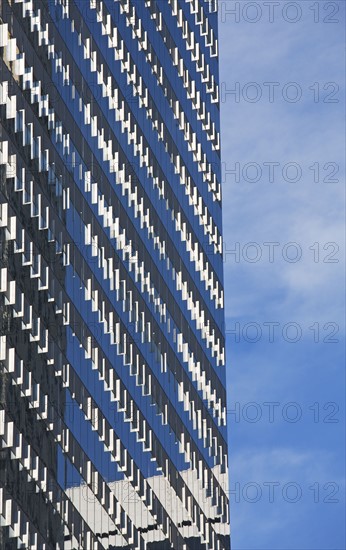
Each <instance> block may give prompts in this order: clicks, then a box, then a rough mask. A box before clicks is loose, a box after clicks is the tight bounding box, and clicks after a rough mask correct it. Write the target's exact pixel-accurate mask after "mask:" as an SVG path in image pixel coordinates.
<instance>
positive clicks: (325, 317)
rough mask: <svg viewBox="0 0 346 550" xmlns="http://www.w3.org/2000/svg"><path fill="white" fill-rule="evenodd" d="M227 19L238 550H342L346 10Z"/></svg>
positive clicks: (304, 9) (224, 72) (231, 419)
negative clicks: (345, 73) (270, 249)
mask: <svg viewBox="0 0 346 550" xmlns="http://www.w3.org/2000/svg"><path fill="white" fill-rule="evenodd" d="M219 4H220V6H219V10H220V13H219V34H220V73H221V74H220V78H221V83H222V84H221V88H222V90H223V92H222V94H221V101H222V103H221V115H222V119H221V120H222V160H223V163H224V173H225V175H224V183H223V208H224V220H223V231H224V243H225V252H226V256H225V288H226V331H227V363H228V367H229V370H228V390H229V409H230V411H229V415H228V425H229V442H230V478H231V490H232V491H233V492H232V493H231V495H230V502H231V528H232V545H233V550H262V549H263V550H342V549H344V548H346V541H345V520H344V515H345V469H344V464H345V424H344V418H345V407H344V402H345V378H344V364H345V336H344V334H345V326H344V311H345V301H344V291H345V287H344V276H343V273H344V257H345V255H344V250H345V242H344V230H343V225H344V212H345V211H344V198H345V196H344V193H345V187H344V168H345V141H344V135H345V130H344V119H345V118H344V117H345V110H344V93H345V80H344V68H345V59H344V43H345V4H344V2H324V1H320V2H318V5H319V12H317V3H316V2H313V1H311V2H310V1H309V0H302V1H300V2H285V1H281V2H280V5H279V7H275V12H274V18H273V19H274V20H273V22H270V21H269V12H268V9H269V8H268V7H267V6H266V5H265V4H266V3H263V2H245V1H241V2H238V4H239V9H240V12H239V20H238V21H236V20H235V16H234V15H230V14H228V15H227V12H228V10H229V9H230V8H235V9H237V7H236V6H235V4H237V2H233V1H231V0H219ZM245 4H247V5H248V6H247V8H246V9H245V10H244V5H245ZM297 6H298V7H297ZM311 8H313V9H311ZM255 10H256V11H255ZM313 10H315V11H313ZM296 16H297V21H296V22H295V23H293V22H290V21H291V20H293V19H294V18H295V17H296ZM256 18H257V19H258V21H257V22H253V23H251V22H249V21H250V20H251V19H256ZM287 19H288V20H289V21H287ZM298 19H299V20H298ZM314 19H315V20H316V21H315V20H314ZM331 19H334V20H337V21H338V22H334V23H329V22H328V20H331ZM237 82H238V83H239V89H240V94H239V95H238V96H237V95H235V94H233V95H232V94H229V93H226V92H227V91H228V92H229V91H230V90H232V89H235V88H236V86H237V85H236V83H237ZM269 82H275V83H276V84H275V85H273V87H272V90H273V93H274V96H273V98H272V101H270V100H269V88H270V86H269V85H268V84H267V85H264V83H269ZM249 83H255V84H249ZM289 83H295V84H294V85H291V84H289ZM316 83H318V84H316ZM309 88H311V89H309ZM317 90H318V91H319V97H317ZM261 94H262V95H261ZM296 95H297V97H298V96H299V95H301V97H298V99H297V101H293V99H294V98H295V96H296ZM260 96H261V97H260ZM256 97H257V99H258V101H254V100H255V99H256ZM252 100H253V101H252ZM236 163H239V169H240V177H239V181H236V176H235V175H234V174H231V173H230V171H231V170H232V169H234V168H235V166H236ZM248 163H250V164H248ZM263 163H279V165H277V164H275V165H273V164H271V165H270V166H271V167H272V170H274V177H273V180H274V181H270V178H269V166H268V164H263ZM287 163H289V164H288V165H287ZM327 163H329V164H327ZM258 167H259V168H258ZM310 167H313V168H310ZM317 170H319V172H317ZM333 172H334V174H333ZM256 175H257V178H256ZM259 176H260V177H259ZM258 177H259V179H258ZM314 178H315V179H317V180H318V181H316V182H315V181H314ZM251 179H253V180H256V179H258V181H250V180H251ZM333 179H334V180H335V179H336V180H338V181H330V180H333ZM294 180H297V181H294ZM236 243H239V244H236ZM249 243H252V244H249ZM264 243H275V245H271V246H272V254H273V256H272V257H271V261H270V258H269V248H270V247H269V245H268V244H267V245H264ZM290 243H294V244H290ZM316 243H317V244H316ZM330 243H332V244H330ZM232 250H236V251H237V252H236V253H235V254H232V253H231V251H232ZM238 252H239V255H238V256H237V254H238ZM256 256H257V260H258V261H253V260H254V259H256ZM296 258H297V260H296V261H293V260H295V259H296ZM237 323H238V325H237ZM268 323H275V325H273V324H272V325H268ZM270 327H271V330H272V331H274V333H272V334H271V335H270V334H269V329H270ZM309 327H312V328H309ZM237 330H238V333H237ZM232 331H235V333H234V332H232ZM273 334H274V336H273ZM270 336H271V337H270ZM252 340H253V341H252ZM255 340H257V341H255ZM271 340H273V341H271ZM294 340H297V341H294ZM315 340H316V341H315ZM333 340H337V341H333ZM265 403H267V405H265ZM268 403H271V405H268ZM232 409H233V410H236V412H233V413H232ZM270 410H271V411H272V418H271V420H272V421H270V419H269V412H270ZM295 417H296V418H297V420H296V422H293V419H294V418H295ZM256 418H257V422H255V421H253V420H254V419H256ZM270 491H271V494H270ZM295 500H296V501H295ZM251 501H252V502H251ZM334 501H335V502H334Z"/></svg>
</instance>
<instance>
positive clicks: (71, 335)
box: [0, 0, 230, 550]
mask: <svg viewBox="0 0 346 550" xmlns="http://www.w3.org/2000/svg"><path fill="white" fill-rule="evenodd" d="M0 17H1V20H0V51H1V59H0V64H1V88H0V115H1V117H0V118H1V125H0V132H1V134H0V252H1V254H0V275H1V280H0V291H1V292H0V328H1V336H0V404H1V410H0V415H1V418H0V463H1V474H0V482H1V483H0V486H1V488H0V547H1V548H6V549H7V548H9V549H12V548H13V549H14V548H25V549H26V548H30V549H36V548H38V549H50V548H56V549H72V548H73V549H87V550H88V549H103V548H109V549H115V548H127V549H145V548H147V549H148V550H154V549H155V550H165V549H166V548H167V549H169V548H173V549H175V550H184V549H186V550H189V549H198V550H200V549H215V550H226V549H227V550H229V548H230V536H229V511H228V471H227V432H226V390H225V351H224V309H223V259H222V237H221V234H222V223H221V189H220V180H221V176H220V170H221V163H220V137H219V136H220V133H219V131H220V128H219V126H220V113H219V95H218V93H219V92H218V90H219V87H218V42H217V4H216V0H103V1H100V0H48V1H47V0H45V1H43V0H0Z"/></svg>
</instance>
